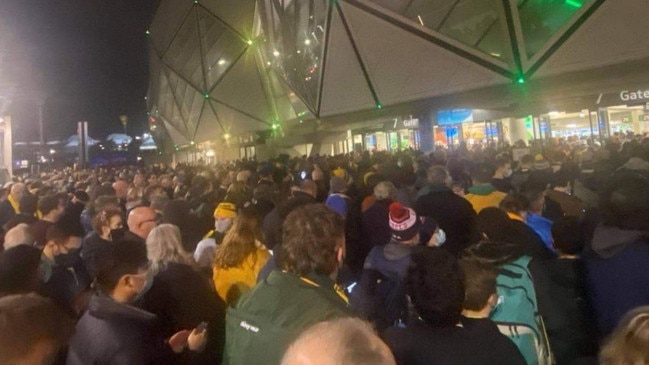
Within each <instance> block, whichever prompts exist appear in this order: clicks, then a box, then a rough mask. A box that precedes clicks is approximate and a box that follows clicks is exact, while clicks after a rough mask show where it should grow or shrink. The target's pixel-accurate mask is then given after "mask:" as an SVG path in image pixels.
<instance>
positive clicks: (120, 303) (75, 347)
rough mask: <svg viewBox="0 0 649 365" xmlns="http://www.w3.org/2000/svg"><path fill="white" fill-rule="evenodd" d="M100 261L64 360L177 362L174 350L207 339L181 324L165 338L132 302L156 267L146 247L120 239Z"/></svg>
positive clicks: (81, 364) (79, 363) (197, 347)
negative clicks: (94, 286) (93, 288)
mask: <svg viewBox="0 0 649 365" xmlns="http://www.w3.org/2000/svg"><path fill="white" fill-rule="evenodd" d="M110 247H111V249H110V254H109V255H106V256H104V257H103V258H102V260H101V261H100V262H99V268H98V272H97V286H98V289H99V291H98V292H97V293H96V294H94V295H93V296H92V298H91V300H90V305H89V308H88V311H86V313H84V315H83V317H81V319H80V320H79V322H78V323H77V326H76V333H75V335H74V336H73V338H72V340H71V341H70V347H69V350H68V356H67V363H66V364H67V365H85V364H137V365H140V364H141V365H146V364H162V365H166V364H176V362H177V357H178V354H181V353H183V352H185V351H186V350H185V349H186V348H189V350H190V351H195V352H200V351H202V348H203V347H204V346H205V343H206V341H207V332H206V331H205V330H204V329H202V328H195V329H194V330H189V329H183V330H181V331H179V332H177V333H175V334H174V335H172V336H171V337H169V338H166V337H165V336H164V335H163V334H162V333H160V332H159V331H158V327H157V321H158V318H157V317H156V315H155V314H153V313H150V312H147V311H145V310H142V309H140V308H137V307H135V306H133V305H132V303H133V302H136V301H138V300H139V299H140V298H142V297H143V296H144V295H145V294H146V293H147V292H148V290H149V289H150V288H151V286H152V284H153V279H154V276H155V270H153V269H152V267H151V266H150V264H149V260H148V258H147V249H146V246H145V245H144V244H143V243H141V242H138V241H120V242H116V243H115V244H113V245H111V246H110Z"/></svg>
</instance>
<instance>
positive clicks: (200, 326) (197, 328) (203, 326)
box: [196, 321, 209, 332]
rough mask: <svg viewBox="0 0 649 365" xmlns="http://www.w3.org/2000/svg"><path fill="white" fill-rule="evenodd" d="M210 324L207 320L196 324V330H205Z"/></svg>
mask: <svg viewBox="0 0 649 365" xmlns="http://www.w3.org/2000/svg"><path fill="white" fill-rule="evenodd" d="M208 325H209V323H208V322H205V321H203V322H201V323H199V324H198V326H196V332H203V331H205V330H206V329H207V326H208Z"/></svg>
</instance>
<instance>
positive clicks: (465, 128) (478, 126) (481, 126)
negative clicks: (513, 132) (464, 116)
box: [434, 121, 502, 148]
mask: <svg viewBox="0 0 649 365" xmlns="http://www.w3.org/2000/svg"><path fill="white" fill-rule="evenodd" d="M501 128H502V126H501V122H500V121H487V122H473V123H462V124H456V125H447V126H436V127H434V133H435V145H436V146H440V147H449V148H451V147H456V146H458V145H459V144H460V143H461V142H466V144H467V145H468V146H473V145H475V144H489V143H498V142H499V141H500V140H501V131H500V130H501Z"/></svg>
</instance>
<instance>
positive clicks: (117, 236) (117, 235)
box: [110, 228, 126, 242]
mask: <svg viewBox="0 0 649 365" xmlns="http://www.w3.org/2000/svg"><path fill="white" fill-rule="evenodd" d="M124 233H126V229H125V228H117V229H111V230H110V239H111V241H113V242H119V241H121V240H122V238H124Z"/></svg>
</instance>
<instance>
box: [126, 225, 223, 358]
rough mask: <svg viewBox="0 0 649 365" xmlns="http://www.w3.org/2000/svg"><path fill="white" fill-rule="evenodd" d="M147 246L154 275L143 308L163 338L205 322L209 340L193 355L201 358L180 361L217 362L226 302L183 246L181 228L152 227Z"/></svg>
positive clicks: (220, 353)
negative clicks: (159, 327) (154, 320)
mask: <svg viewBox="0 0 649 365" xmlns="http://www.w3.org/2000/svg"><path fill="white" fill-rule="evenodd" d="M134 244H135V242H134ZM146 249H147V256H148V257H149V260H150V261H151V267H152V269H153V270H154V272H155V273H156V274H155V277H154V279H153V283H152V284H151V287H150V289H149V290H148V291H146V293H145V294H144V295H143V297H142V303H141V305H142V309H144V310H147V311H149V312H151V313H154V314H155V315H157V317H158V320H159V323H160V326H161V328H162V330H163V331H164V335H165V336H166V337H165V338H168V337H170V336H172V335H173V334H175V333H176V332H178V331H179V330H182V329H185V328H196V326H198V325H199V324H201V323H202V322H206V323H207V325H208V327H207V328H208V343H207V347H206V349H205V351H204V352H203V353H201V354H196V356H199V357H200V361H198V360H196V359H183V360H182V361H181V364H184V363H185V362H184V360H187V362H186V363H188V364H194V363H199V364H212V363H219V361H220V359H221V356H222V351H223V344H224V341H225V340H224V334H225V303H224V302H223V301H222V300H221V298H219V296H218V295H217V294H216V293H215V292H214V289H213V288H212V286H211V285H210V283H209V281H208V279H206V278H205V277H204V276H202V275H201V274H200V273H199V272H198V271H197V269H196V264H195V262H194V259H193V258H192V255H190V254H189V253H188V252H187V251H185V249H184V248H183V245H182V239H181V232H180V229H179V228H178V227H177V226H174V225H173V224H161V225H159V226H157V227H155V228H154V229H153V230H152V231H151V233H150V234H149V236H148V237H147V239H146ZM193 361H196V362H193Z"/></svg>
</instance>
